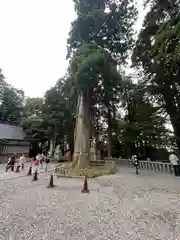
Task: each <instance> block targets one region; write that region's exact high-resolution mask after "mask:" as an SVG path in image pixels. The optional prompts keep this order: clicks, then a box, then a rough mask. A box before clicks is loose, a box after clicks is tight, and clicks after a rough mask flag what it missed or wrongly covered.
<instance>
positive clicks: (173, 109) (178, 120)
mask: <svg viewBox="0 0 180 240" xmlns="http://www.w3.org/2000/svg"><path fill="white" fill-rule="evenodd" d="M163 96H164V100H165V102H166V111H167V113H168V114H169V116H170V120H171V124H172V126H173V129H174V134H175V137H176V144H177V147H178V150H179V151H180V112H179V109H178V108H177V104H176V102H175V96H174V94H173V91H172V89H170V88H167V87H166V89H164V90H163Z"/></svg>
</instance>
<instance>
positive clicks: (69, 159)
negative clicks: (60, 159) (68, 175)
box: [66, 149, 71, 162]
mask: <svg viewBox="0 0 180 240" xmlns="http://www.w3.org/2000/svg"><path fill="white" fill-rule="evenodd" d="M66 159H67V161H68V162H70V161H71V151H70V149H68V150H67V152H66Z"/></svg>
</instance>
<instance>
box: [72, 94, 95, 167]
mask: <svg viewBox="0 0 180 240" xmlns="http://www.w3.org/2000/svg"><path fill="white" fill-rule="evenodd" d="M90 107H91V102H90V98H89V95H84V96H82V95H79V97H78V110H77V120H76V130H75V144H74V146H75V147H74V156H73V168H74V169H81V168H86V167H88V166H89V148H90V122H91V121H90Z"/></svg>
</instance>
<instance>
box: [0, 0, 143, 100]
mask: <svg viewBox="0 0 180 240" xmlns="http://www.w3.org/2000/svg"><path fill="white" fill-rule="evenodd" d="M142 1H143V0H138V2H139V4H138V5H139V9H140V8H142V5H141V2H142ZM62 2H63V4H62ZM0 10H1V13H0V32H1V37H0V68H1V69H2V71H3V73H4V75H5V77H6V81H7V82H8V83H10V84H12V85H13V86H14V87H17V88H20V89H23V90H24V91H25V95H26V96H30V97H37V96H43V94H44V92H45V91H46V90H47V89H48V88H49V87H51V86H53V85H54V84H55V83H56V81H57V80H58V79H59V78H60V77H62V76H63V75H64V74H65V71H66V68H67V61H66V39H67V36H68V32H69V29H70V24H71V22H72V21H73V20H74V19H75V12H74V7H73V1H72V0H65V1H62V0H0ZM143 16H144V14H143V12H142V11H141V13H140V15H139V18H138V22H137V24H136V28H137V29H139V28H140V27H141V23H142V19H143Z"/></svg>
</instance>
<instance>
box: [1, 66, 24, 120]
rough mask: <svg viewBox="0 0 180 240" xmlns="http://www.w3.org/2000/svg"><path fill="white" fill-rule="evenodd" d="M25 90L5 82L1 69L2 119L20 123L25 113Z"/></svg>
mask: <svg viewBox="0 0 180 240" xmlns="http://www.w3.org/2000/svg"><path fill="white" fill-rule="evenodd" d="M23 101H24V92H23V91H22V90H19V89H16V88H14V87H12V86H11V85H9V84H7V83H6V82H5V78H4V76H3V74H2V71H1V70H0V120H1V121H2V122H8V123H14V124H20V122H21V118H22V115H23Z"/></svg>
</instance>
